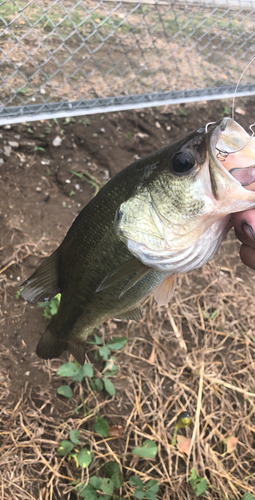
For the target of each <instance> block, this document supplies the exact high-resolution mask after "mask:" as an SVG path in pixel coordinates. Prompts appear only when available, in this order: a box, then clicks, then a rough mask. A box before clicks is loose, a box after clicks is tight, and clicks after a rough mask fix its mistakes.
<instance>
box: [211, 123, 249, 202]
mask: <svg viewBox="0 0 255 500" xmlns="http://www.w3.org/2000/svg"><path fill="white" fill-rule="evenodd" d="M227 128H228V129H229V133H230V135H231V133H233V132H235V133H236V136H238V135H240V138H242V139H243V145H245V143H246V141H247V140H248V139H249V134H248V133H247V132H246V131H245V130H244V128H243V127H242V126H241V125H240V124H239V123H237V122H236V121H235V120H233V119H232V118H229V117H225V118H223V119H221V120H220V121H219V122H216V123H215V124H214V128H213V130H209V132H208V133H209V134H210V139H209V141H208V142H209V144H208V149H209V158H210V159H211V160H212V162H209V171H210V178H211V182H212V188H213V194H214V195H215V197H216V198H217V199H219V196H218V193H217V191H218V190H217V186H216V187H215V185H214V183H213V178H214V173H213V169H215V168H216V169H217V170H218V172H220V173H221V174H222V175H223V176H224V177H225V179H228V181H229V182H230V183H234V184H235V185H239V186H242V187H244V185H243V184H241V182H239V181H238V180H237V179H236V178H235V177H234V176H233V175H232V174H231V173H230V171H229V170H231V171H234V168H232V169H227V167H224V165H223V164H222V163H221V161H220V160H219V158H218V156H220V155H221V156H222V158H223V160H224V158H227V156H228V155H229V154H235V155H238V153H239V151H237V152H235V150H232V148H231V146H229V147H227V148H226V150H224V149H222V150H220V149H218V148H217V144H218V142H219V140H220V138H221V135H222V133H223V132H225V131H226V129H227ZM231 129H232V130H231ZM238 133H239V134H238ZM241 147H242V146H241ZM236 149H238V150H239V149H240V146H237V147H236ZM231 150H232V151H231ZM241 151H242V149H241ZM241 151H240V152H241ZM236 158H237V157H236ZM211 163H212V164H211ZM254 163H255V150H254V161H253V162H252V160H251V165H250V166H253V165H254ZM240 168H242V165H241V161H240ZM214 191H215V192H214Z"/></svg>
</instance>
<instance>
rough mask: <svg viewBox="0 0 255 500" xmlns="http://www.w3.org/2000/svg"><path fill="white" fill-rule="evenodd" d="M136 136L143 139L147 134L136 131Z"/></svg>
mask: <svg viewBox="0 0 255 500" xmlns="http://www.w3.org/2000/svg"><path fill="white" fill-rule="evenodd" d="M136 135H137V137H140V139H144V138H145V137H149V136H148V134H143V132H138V133H137V134H136Z"/></svg>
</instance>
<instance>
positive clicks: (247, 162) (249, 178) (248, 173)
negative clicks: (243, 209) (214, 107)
mask: <svg viewBox="0 0 255 500" xmlns="http://www.w3.org/2000/svg"><path fill="white" fill-rule="evenodd" d="M209 150H210V151H209V153H210V158H211V159H212V164H213V165H211V168H210V175H211V181H212V187H214V188H215V189H213V190H214V191H216V195H217V191H218V190H217V189H216V185H217V182H216V180H215V179H214V177H215V168H216V170H217V171H218V172H220V171H221V173H222V174H223V175H224V177H226V175H227V178H228V180H229V182H230V183H231V184H232V181H233V180H235V181H236V182H237V183H238V184H239V186H240V185H241V186H242V187H243V188H244V189H245V191H247V190H249V191H254V192H255V137H252V138H251V137H250V136H249V134H248V133H247V132H246V131H245V130H244V128H243V127H242V126H241V125H239V124H238V123H237V122H236V121H234V120H232V119H231V118H223V120H221V121H220V122H219V123H218V124H216V126H215V129H214V130H213V132H212V134H211V138H210V143H209ZM216 197H217V198H218V196H216Z"/></svg>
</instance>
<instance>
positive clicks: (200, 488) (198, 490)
mask: <svg viewBox="0 0 255 500" xmlns="http://www.w3.org/2000/svg"><path fill="white" fill-rule="evenodd" d="M189 482H190V485H191V488H192V490H193V492H194V493H195V495H196V497H199V496H200V495H202V494H203V493H205V491H206V490H207V488H208V482H207V480H206V478H205V477H199V476H198V475H197V473H196V471H195V469H193V468H192V469H191V470H190V477H189Z"/></svg>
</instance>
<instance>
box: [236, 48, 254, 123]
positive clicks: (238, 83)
mask: <svg viewBox="0 0 255 500" xmlns="http://www.w3.org/2000/svg"><path fill="white" fill-rule="evenodd" d="M254 60H255V56H254V57H253V58H252V59H251V60H250V62H249V63H248V64H247V66H246V67H245V68H244V70H243V72H242V74H241V76H240V78H239V80H238V82H237V84H236V88H235V92H234V97H233V104H232V120H234V119H235V98H236V93H237V89H238V87H239V85H240V82H241V80H242V78H243V76H244V74H245V73H246V71H247V69H248V68H249V66H250V65H251V63H253V61H254ZM253 125H254V124H253Z"/></svg>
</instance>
